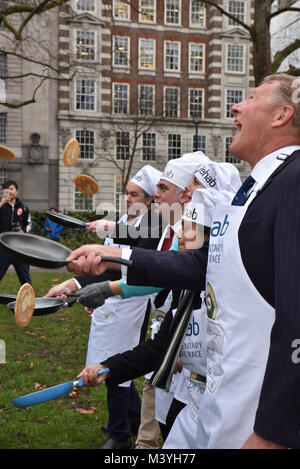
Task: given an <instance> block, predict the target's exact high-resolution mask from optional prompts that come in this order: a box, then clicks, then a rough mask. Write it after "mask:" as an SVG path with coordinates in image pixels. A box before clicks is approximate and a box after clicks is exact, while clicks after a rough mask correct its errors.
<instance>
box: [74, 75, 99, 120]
mask: <svg viewBox="0 0 300 469" xmlns="http://www.w3.org/2000/svg"><path fill="white" fill-rule="evenodd" d="M78 82H91V83H93V84H94V108H93V109H92V108H90V109H87V108H86V107H84V108H77V96H78V93H77V84H78ZM86 96H92V95H86ZM74 110H75V111H78V112H82V111H83V112H96V111H97V82H96V80H94V79H91V78H76V79H75V96H74Z"/></svg>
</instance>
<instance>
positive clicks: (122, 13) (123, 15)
mask: <svg viewBox="0 0 300 469" xmlns="http://www.w3.org/2000/svg"><path fill="white" fill-rule="evenodd" d="M113 8H114V10H113V11H114V13H113V15H114V18H115V19H116V20H129V13H130V6H129V3H128V2H127V1H122V0H121V1H119V0H114V6H113Z"/></svg>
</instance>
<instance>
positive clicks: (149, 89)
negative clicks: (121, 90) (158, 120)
mask: <svg viewBox="0 0 300 469" xmlns="http://www.w3.org/2000/svg"><path fill="white" fill-rule="evenodd" d="M139 114H140V115H142V116H153V115H154V86H153V85H140V86H139Z"/></svg>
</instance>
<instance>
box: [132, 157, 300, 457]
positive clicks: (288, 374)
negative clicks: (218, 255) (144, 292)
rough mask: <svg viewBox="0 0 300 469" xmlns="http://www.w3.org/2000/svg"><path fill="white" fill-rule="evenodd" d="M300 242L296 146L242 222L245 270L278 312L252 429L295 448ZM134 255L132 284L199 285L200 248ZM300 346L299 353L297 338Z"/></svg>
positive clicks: (299, 413) (299, 428)
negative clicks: (193, 251) (191, 250)
mask: <svg viewBox="0 0 300 469" xmlns="http://www.w3.org/2000/svg"><path fill="white" fill-rule="evenodd" d="M299 241H300V151H297V152H294V153H293V154H292V155H291V156H289V157H288V158H287V159H286V160H285V162H284V163H283V164H282V165H281V166H280V167H279V168H278V169H277V170H276V171H275V172H274V173H273V175H272V176H271V177H270V178H269V180H268V181H267V182H266V184H265V185H264V187H263V188H262V190H261V192H260V193H259V194H258V195H257V197H256V198H255V199H254V200H253V202H252V203H251V204H250V205H249V207H248V209H247V212H246V215H245V217H244V219H243V222H242V223H241V226H240V229H239V242H240V250H241V255H242V259H243V263H244V266H245V269H246V271H247V273H248V275H249V277H250V279H251V280H252V282H253V284H254V285H255V287H256V288H257V290H258V291H259V292H260V294H261V295H262V296H263V297H264V298H265V300H266V301H267V302H268V303H269V304H270V305H272V306H273V307H274V308H275V315H276V318H275V323H274V326H273V328H272V332H271V346H270V351H269V357H268V362H267V366H266V372H265V377H264V382H263V386H262V389H261V396H260V401H259V405H258V409H257V414H256V420H255V425H254V431H255V432H256V433H257V434H258V435H260V436H261V437H263V438H265V439H267V440H270V441H273V442H275V443H278V444H281V445H285V446H288V447H291V448H300V363H298V360H297V359H296V360H295V358H297V354H296V352H297V349H295V342H294V341H295V339H298V340H299V343H300V288H299V281H300V249H299ZM131 259H132V260H133V261H134V263H133V266H132V267H130V268H129V269H128V283H129V284H136V285H142V284H143V285H146V284H149V285H151V284H153V285H155V286H162V287H165V288H170V287H171V285H173V286H174V285H181V287H182V288H187V289H192V288H196V289H199V284H200V289H202V287H203V285H202V283H203V282H204V277H205V249H202V250H198V251H197V252H195V253H178V252H167V253H163V252H161V253H155V254H153V252H151V251H148V252H146V251H143V252H141V251H140V250H139V249H137V248H134V249H133V253H132V256H131ZM228 287H229V288H230V279H228ZM241 295H242V292H241ZM258 327H259V326H258ZM292 344H294V345H292ZM298 348H299V353H298V356H299V359H300V346H299V345H298ZM293 352H294V355H292V354H293ZM299 361H300V360H299ZM245 411H247V409H245Z"/></svg>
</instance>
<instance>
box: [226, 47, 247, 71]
mask: <svg viewBox="0 0 300 469" xmlns="http://www.w3.org/2000/svg"><path fill="white" fill-rule="evenodd" d="M230 47H240V48H242V50H243V55H242V58H236V57H231V58H230V59H231V60H235V61H236V62H237V61H238V60H240V61H241V63H242V70H230V69H229V67H228V61H229V51H228V49H229V48H230ZM225 55H226V57H225V64H226V68H225V70H226V73H230V74H235V75H244V74H245V73H246V45H245V44H234V43H232V42H228V43H227V44H226V54H225Z"/></svg>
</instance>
